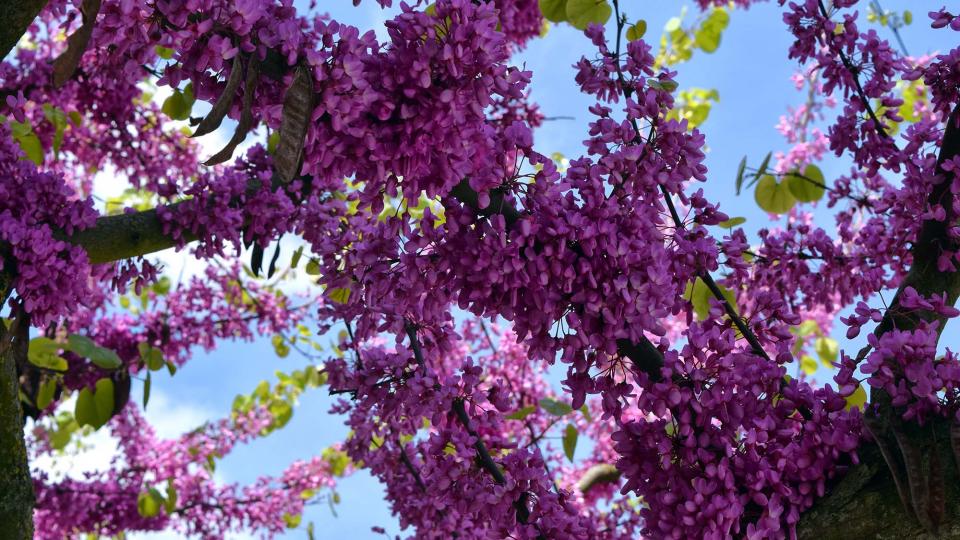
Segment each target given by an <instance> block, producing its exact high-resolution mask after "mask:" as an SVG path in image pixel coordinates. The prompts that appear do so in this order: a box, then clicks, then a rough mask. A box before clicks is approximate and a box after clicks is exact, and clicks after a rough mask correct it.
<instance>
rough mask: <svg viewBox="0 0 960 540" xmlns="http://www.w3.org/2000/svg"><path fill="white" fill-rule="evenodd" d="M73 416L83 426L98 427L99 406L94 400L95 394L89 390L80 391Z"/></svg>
mask: <svg viewBox="0 0 960 540" xmlns="http://www.w3.org/2000/svg"><path fill="white" fill-rule="evenodd" d="M73 416H74V417H75V418H76V419H77V423H78V424H80V425H81V426H94V427H95V428H96V427H99V426H97V423H98V422H99V420H98V415H97V405H96V403H95V402H94V399H93V392H92V391H91V390H90V389H89V388H84V389H83V390H80V394H79V395H78V396H77V403H76V405H75V406H74V408H73Z"/></svg>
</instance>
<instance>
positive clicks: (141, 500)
mask: <svg viewBox="0 0 960 540" xmlns="http://www.w3.org/2000/svg"><path fill="white" fill-rule="evenodd" d="M161 500H162V499H157V498H156V497H155V496H154V494H153V493H152V492H145V493H141V494H140V495H137V513H139V514H140V517H145V518H152V517H155V516H156V515H157V514H159V513H160V502H161Z"/></svg>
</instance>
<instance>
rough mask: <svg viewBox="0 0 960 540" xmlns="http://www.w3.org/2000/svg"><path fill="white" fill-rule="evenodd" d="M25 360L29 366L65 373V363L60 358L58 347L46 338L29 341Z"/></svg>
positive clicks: (54, 342) (41, 337)
mask: <svg viewBox="0 0 960 540" xmlns="http://www.w3.org/2000/svg"><path fill="white" fill-rule="evenodd" d="M27 360H28V361H30V363H31V364H33V365H35V366H37V367H40V368H44V369H51V370H54V371H66V370H67V361H66V360H64V359H63V358H61V357H60V345H59V344H58V343H57V342H56V341H53V340H52V339H50V338H48V337H43V336H40V337H35V338H33V339H31V340H30V345H29V348H28V349H27Z"/></svg>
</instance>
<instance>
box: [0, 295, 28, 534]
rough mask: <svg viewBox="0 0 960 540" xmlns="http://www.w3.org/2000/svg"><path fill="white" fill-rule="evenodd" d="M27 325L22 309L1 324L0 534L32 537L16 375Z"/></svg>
mask: <svg viewBox="0 0 960 540" xmlns="http://www.w3.org/2000/svg"><path fill="white" fill-rule="evenodd" d="M4 289H6V287H4ZM29 328H30V324H29V322H27V320H26V315H25V314H24V313H22V312H21V313H20V316H18V317H16V318H15V319H14V321H13V323H12V324H11V326H10V329H9V330H7V329H6V328H4V327H3V326H2V325H0V532H2V534H0V536H2V537H3V538H4V539H9V540H29V539H30V538H33V505H34V493H33V480H32V479H31V478H30V466H29V463H28V461H27V448H26V444H25V442H24V439H23V411H22V409H21V407H20V379H19V377H18V376H17V358H18V356H26V353H27V343H28V340H29Z"/></svg>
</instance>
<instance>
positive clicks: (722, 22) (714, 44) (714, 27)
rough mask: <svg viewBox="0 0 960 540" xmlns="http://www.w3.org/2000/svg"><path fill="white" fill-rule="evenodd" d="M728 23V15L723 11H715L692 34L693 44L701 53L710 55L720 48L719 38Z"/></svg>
mask: <svg viewBox="0 0 960 540" xmlns="http://www.w3.org/2000/svg"><path fill="white" fill-rule="evenodd" d="M729 23H730V15H728V14H727V12H726V10H724V9H715V10H713V12H712V13H711V14H710V16H709V17H707V19H706V20H705V21H703V24H701V25H700V28H698V29H697V31H696V32H695V33H694V38H693V41H694V44H696V46H697V47H700V49H701V50H703V52H706V53H712V52H714V51H716V50H717V48H719V47H720V37H721V36H722V34H723V30H724V29H725V28H726V27H727V25H728V24H729Z"/></svg>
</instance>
